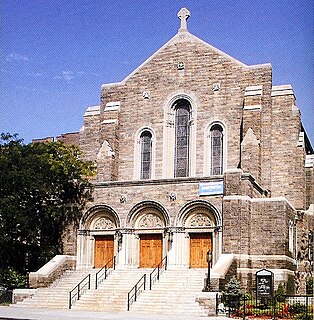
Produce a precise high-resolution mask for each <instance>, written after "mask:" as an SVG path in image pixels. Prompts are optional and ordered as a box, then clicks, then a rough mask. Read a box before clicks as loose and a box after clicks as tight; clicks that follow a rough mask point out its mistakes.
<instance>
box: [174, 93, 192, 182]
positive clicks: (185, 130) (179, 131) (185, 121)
mask: <svg viewBox="0 0 314 320" xmlns="http://www.w3.org/2000/svg"><path fill="white" fill-rule="evenodd" d="M189 140H190V103H189V102H188V101H187V100H184V99H180V100H178V101H177V102H176V103H175V159H174V176H175V177H187V176H188V175H189Z"/></svg>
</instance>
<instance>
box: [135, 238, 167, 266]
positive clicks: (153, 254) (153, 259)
mask: <svg viewBox="0 0 314 320" xmlns="http://www.w3.org/2000/svg"><path fill="white" fill-rule="evenodd" d="M161 260H162V235H161V234H145V235H144V234H143V235H140V268H155V267H157V265H158V264H159V263H160V262H161Z"/></svg>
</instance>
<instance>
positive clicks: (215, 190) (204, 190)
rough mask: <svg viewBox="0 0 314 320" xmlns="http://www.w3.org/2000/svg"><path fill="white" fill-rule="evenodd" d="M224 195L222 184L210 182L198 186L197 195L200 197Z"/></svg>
mask: <svg viewBox="0 0 314 320" xmlns="http://www.w3.org/2000/svg"><path fill="white" fill-rule="evenodd" d="M223 193H224V182H223V180H221V181H211V182H200V183H199V185H198V194H199V195H200V196H212V195H217V194H223Z"/></svg>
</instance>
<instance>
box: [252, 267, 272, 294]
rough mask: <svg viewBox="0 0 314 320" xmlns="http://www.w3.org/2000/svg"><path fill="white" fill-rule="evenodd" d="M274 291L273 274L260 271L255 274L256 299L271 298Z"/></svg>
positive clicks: (263, 270)
mask: <svg viewBox="0 0 314 320" xmlns="http://www.w3.org/2000/svg"><path fill="white" fill-rule="evenodd" d="M273 289H274V274H273V272H271V271H270V270H266V269H262V270H259V271H257V272H256V295H257V297H258V298H262V297H267V298H268V297H272V295H273Z"/></svg>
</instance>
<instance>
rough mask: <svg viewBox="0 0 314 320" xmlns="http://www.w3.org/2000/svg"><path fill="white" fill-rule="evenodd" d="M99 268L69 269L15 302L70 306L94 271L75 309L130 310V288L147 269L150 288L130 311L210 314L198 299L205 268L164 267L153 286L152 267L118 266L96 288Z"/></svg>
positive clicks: (139, 297) (147, 287) (189, 314)
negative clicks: (74, 292)
mask: <svg viewBox="0 0 314 320" xmlns="http://www.w3.org/2000/svg"><path fill="white" fill-rule="evenodd" d="M98 270H99V269H92V270H84V271H66V272H65V273H64V275H63V276H62V278H60V279H59V280H57V281H55V282H54V283H53V284H52V285H51V286H50V287H48V288H40V289H38V290H37V292H36V293H35V295H34V296H32V297H31V298H28V299H25V300H24V301H22V302H18V303H17V304H15V305H13V306H14V307H20V306H22V307H30V308H31V307H32V308H48V309H68V308H69V291H71V290H72V289H73V288H74V287H75V286H76V285H77V284H78V283H79V282H80V281H81V280H82V279H83V278H84V277H85V276H86V275H87V274H89V273H90V274H91V289H90V290H87V291H86V292H85V294H84V295H83V296H81V298H80V299H79V300H77V301H76V302H75V303H74V304H73V305H72V308H71V310H82V311H83V310H86V311H103V312H119V311H126V310H127V302H128V301H127V296H128V292H129V291H130V290H131V289H132V287H133V286H134V285H135V283H136V282H137V281H138V280H139V279H140V278H141V277H142V276H143V274H144V273H145V274H146V275H147V277H146V279H147V282H146V290H145V291H143V292H142V293H141V294H140V295H139V296H138V299H137V301H136V302H134V303H133V304H132V305H131V308H130V313H150V314H176V315H185V316H191V317H192V316H207V313H206V311H205V309H204V308H203V307H201V306H199V304H198V303H197V302H195V298H196V296H197V294H199V293H201V292H202V289H203V286H204V275H205V272H206V270H204V269H189V270H179V271H178V270H167V271H164V272H163V273H162V274H161V275H160V279H159V281H157V282H156V283H155V284H154V285H153V287H152V290H149V274H150V272H151V271H152V269H131V270H115V271H113V272H112V273H111V274H110V275H109V276H108V278H107V279H106V280H104V281H103V282H102V283H101V284H100V285H99V287H98V289H95V275H96V272H97V271H98Z"/></svg>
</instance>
